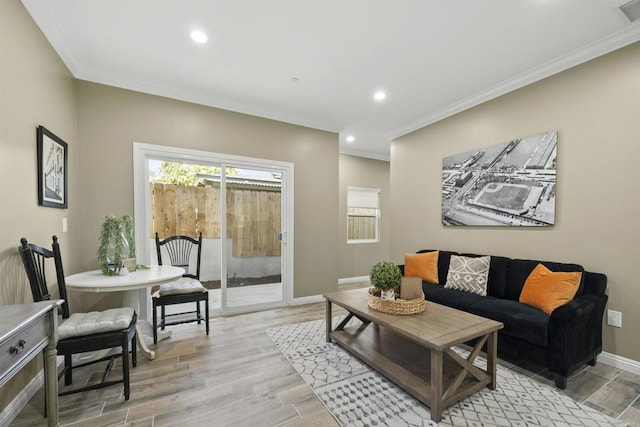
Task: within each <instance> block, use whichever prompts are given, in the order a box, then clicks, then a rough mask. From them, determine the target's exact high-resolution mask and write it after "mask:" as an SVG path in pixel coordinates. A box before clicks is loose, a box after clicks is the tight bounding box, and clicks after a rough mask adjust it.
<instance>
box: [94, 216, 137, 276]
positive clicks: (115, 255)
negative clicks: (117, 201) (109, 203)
mask: <svg viewBox="0 0 640 427" xmlns="http://www.w3.org/2000/svg"><path fill="white" fill-rule="evenodd" d="M135 251H136V246H135V236H134V231H133V220H132V218H131V217H130V216H129V215H125V216H123V217H122V218H116V217H115V216H113V215H107V216H106V217H105V218H104V222H103V223H102V228H101V230H100V247H99V248H98V265H99V266H100V269H101V270H102V273H103V274H105V275H108V276H113V275H117V274H120V273H121V268H122V266H123V264H124V265H125V266H126V267H127V271H134V270H135V269H136V262H135V256H136V255H135V254H136V252H135Z"/></svg>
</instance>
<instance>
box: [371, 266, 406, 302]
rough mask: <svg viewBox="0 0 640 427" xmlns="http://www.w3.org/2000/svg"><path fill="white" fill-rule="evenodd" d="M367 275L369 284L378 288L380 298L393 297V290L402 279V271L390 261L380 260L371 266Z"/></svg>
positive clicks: (392, 298)
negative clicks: (369, 280)
mask: <svg viewBox="0 0 640 427" xmlns="http://www.w3.org/2000/svg"><path fill="white" fill-rule="evenodd" d="M369 277H370V279H371V284H372V285H373V286H374V287H375V288H376V289H379V290H380V293H381V297H382V299H386V300H394V299H395V291H394V290H395V288H397V287H398V286H399V285H400V282H401V281H402V273H401V272H400V268H399V267H398V266H397V265H396V264H394V263H393V262H391V261H380V262H378V263H377V264H376V265H374V266H373V268H372V269H371V273H370V274H369Z"/></svg>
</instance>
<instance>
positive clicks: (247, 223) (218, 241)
mask: <svg viewBox="0 0 640 427" xmlns="http://www.w3.org/2000/svg"><path fill="white" fill-rule="evenodd" d="M134 165H135V167H134V176H135V191H134V196H135V204H136V214H135V222H136V240H137V241H138V242H143V244H142V245H140V244H138V256H139V258H140V259H142V260H144V259H148V260H149V263H150V264H154V263H155V262H156V255H155V242H154V238H155V234H156V233H158V235H159V237H160V238H165V237H168V236H170V235H176V234H183V235H189V236H192V237H196V236H197V235H198V234H199V233H202V237H203V246H202V255H201V271H200V281H201V282H202V283H203V285H204V286H205V287H206V288H207V289H208V292H209V294H210V297H209V304H210V308H211V310H212V312H213V313H216V312H217V313H221V314H225V313H238V312H246V311H252V310H257V309H264V308H271V307H277V306H281V305H284V304H286V303H287V302H288V301H289V300H290V298H291V296H292V294H293V292H292V290H291V280H292V276H293V274H292V273H293V270H292V265H293V260H292V258H293V250H292V248H291V247H290V246H289V245H288V244H287V239H286V236H287V230H288V229H289V224H290V222H291V221H292V218H293V215H292V202H291V200H290V197H291V194H292V183H291V182H290V179H291V177H292V176H293V170H292V168H293V165H290V164H287V163H281V162H273V161H268V160H262V159H252V158H242V157H232V156H226V155H218V154H214V153H203V152H193V151H190V150H184V149H177V148H170V147H161V146H153V145H149V144H138V143H135V144H134ZM177 309H180V307H177Z"/></svg>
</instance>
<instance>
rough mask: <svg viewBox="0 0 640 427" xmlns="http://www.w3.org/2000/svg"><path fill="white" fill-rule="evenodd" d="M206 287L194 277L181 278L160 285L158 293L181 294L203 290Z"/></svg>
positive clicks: (163, 294)
mask: <svg viewBox="0 0 640 427" xmlns="http://www.w3.org/2000/svg"><path fill="white" fill-rule="evenodd" d="M205 291H206V289H205V288H204V286H202V283H200V282H199V281H197V280H195V279H186V278H185V279H181V280H176V281H175V282H170V283H165V284H163V285H160V289H159V290H158V295H160V296H167V295H183V294H192V293H195V292H205Z"/></svg>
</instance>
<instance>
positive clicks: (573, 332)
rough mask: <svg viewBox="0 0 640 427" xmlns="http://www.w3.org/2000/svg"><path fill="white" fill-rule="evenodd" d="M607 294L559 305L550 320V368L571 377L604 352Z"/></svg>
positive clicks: (585, 297)
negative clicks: (603, 339) (603, 335)
mask: <svg viewBox="0 0 640 427" xmlns="http://www.w3.org/2000/svg"><path fill="white" fill-rule="evenodd" d="M607 299H608V296H607V295H606V294H600V295H597V294H586V295H581V296H580V297H577V298H575V299H573V300H572V301H570V302H568V303H566V304H564V305H562V306H560V307H558V308H557V309H555V310H554V311H553V312H552V313H551V317H550V319H549V330H548V332H549V369H550V370H551V371H552V372H554V373H557V374H560V375H563V376H568V375H569V374H570V373H571V372H572V371H573V370H574V369H575V368H576V367H577V366H579V365H582V364H584V363H587V362H588V361H590V360H592V359H593V358H594V357H596V356H597V355H598V353H600V352H601V351H602V318H603V315H604V308H605V306H606V304H607Z"/></svg>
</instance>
